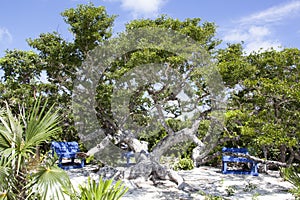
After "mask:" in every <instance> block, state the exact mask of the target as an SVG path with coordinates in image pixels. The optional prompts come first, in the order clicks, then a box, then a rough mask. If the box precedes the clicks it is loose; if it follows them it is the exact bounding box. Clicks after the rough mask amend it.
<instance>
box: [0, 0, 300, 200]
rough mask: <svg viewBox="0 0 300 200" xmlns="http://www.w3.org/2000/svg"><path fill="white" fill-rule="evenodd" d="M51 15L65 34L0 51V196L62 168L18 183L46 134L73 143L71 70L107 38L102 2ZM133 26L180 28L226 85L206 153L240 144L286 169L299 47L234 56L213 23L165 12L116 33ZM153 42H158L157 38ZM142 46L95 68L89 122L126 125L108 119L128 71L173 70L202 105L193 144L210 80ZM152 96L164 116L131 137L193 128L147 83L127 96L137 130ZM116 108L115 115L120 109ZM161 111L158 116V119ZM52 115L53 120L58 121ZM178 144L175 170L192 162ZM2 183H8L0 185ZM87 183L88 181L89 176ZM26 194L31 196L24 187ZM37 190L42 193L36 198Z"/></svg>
mask: <svg viewBox="0 0 300 200" xmlns="http://www.w3.org/2000/svg"><path fill="white" fill-rule="evenodd" d="M61 15H62V17H63V19H64V20H65V22H66V23H67V24H68V25H69V26H70V27H69V30H70V32H71V33H72V34H73V36H74V38H73V40H71V41H69V40H66V39H64V38H62V36H61V35H60V34H59V33H57V32H53V33H41V34H40V36H39V37H38V38H35V39H32V38H30V39H28V44H29V46H30V47H32V48H34V49H35V50H37V53H35V52H33V51H23V50H7V51H6V54H5V55H4V57H2V58H0V68H1V70H2V71H3V76H2V79H1V83H0V105H1V107H3V108H4V109H5V110H6V111H1V113H0V120H1V124H0V152H1V155H0V157H1V160H0V179H1V180H5V181H4V182H3V181H1V183H4V184H1V185H0V190H1V191H8V192H10V193H9V195H11V196H9V199H13V198H19V199H22V198H24V197H25V196H26V195H28V194H25V193H22V192H21V190H22V189H23V188H24V187H29V186H28V184H29V185H30V184H37V185H40V186H43V187H44V185H43V183H40V180H41V179H42V178H43V175H44V174H48V175H49V174H51V173H52V172H53V173H54V172H58V173H62V172H60V171H56V170H57V169H56V168H47V167H46V168H45V167H44V168H39V173H38V174H35V175H34V176H32V177H30V178H29V180H28V179H27V178H28V177H27V176H26V175H27V174H26V173H27V172H28V170H29V169H27V168H26V166H27V164H28V162H30V158H31V156H32V155H34V154H35V153H37V151H36V147H37V146H39V145H41V144H42V143H43V142H46V141H47V140H49V139H50V138H56V139H60V140H79V137H78V132H77V131H78V130H76V128H75V125H74V115H73V114H74V113H73V107H72V95H73V86H74V80H75V79H76V73H77V71H78V69H79V67H80V66H81V65H82V63H83V61H84V60H85V59H86V58H87V56H88V54H89V52H90V51H92V50H93V49H95V48H96V47H98V46H99V45H101V44H104V43H105V42H106V41H108V40H109V39H110V38H111V36H112V26H113V22H114V19H115V17H116V16H115V15H109V14H107V12H106V10H105V8H104V7H101V6H100V7H95V6H94V5H93V4H87V5H78V7H77V8H71V9H67V10H65V11H64V12H62V13H61ZM140 28H161V29H165V30H173V31H175V32H178V33H180V34H183V35H185V36H186V38H189V39H192V40H193V41H195V42H197V44H199V47H201V49H203V50H205V51H206V52H207V54H208V55H209V56H210V57H211V62H212V63H214V64H215V65H216V67H217V69H218V71H219V73H220V74H221V76H222V79H223V80H222V81H223V84H224V85H225V86H226V92H227V96H226V97H227V108H226V113H225V124H224V126H223V127H222V133H221V137H220V138H219V141H218V143H217V144H216V145H218V146H216V147H215V148H214V151H218V150H219V149H220V147H221V146H224V145H226V146H241V147H248V148H249V150H250V153H251V154H252V155H255V156H258V157H263V158H266V159H271V160H276V161H281V162H284V163H287V164H289V165H290V164H292V163H298V162H299V160H300V154H299V150H300V149H299V142H300V127H299V121H300V110H299V107H300V83H299V77H300V50H299V49H296V48H286V49H282V50H280V51H279V50H274V49H270V50H269V51H264V52H253V53H251V54H245V53H244V52H243V47H242V44H228V46H227V47H225V48H223V49H218V45H219V44H220V43H221V41H220V40H219V39H217V38H215V33H216V25H215V24H214V23H210V22H203V21H202V20H201V19H199V18H195V19H186V20H183V21H180V20H178V19H172V18H169V17H167V16H161V17H158V18H157V19H137V20H133V21H131V22H129V23H127V24H126V29H125V31H124V33H122V34H120V37H121V38H122V37H126V36H128V34H130V32H131V31H132V30H137V29H140ZM155 39H157V40H159V35H158V36H157V38H155ZM129 42H130V41H129ZM143 42H145V41H143V40H141V41H137V43H135V44H137V48H136V49H134V50H133V51H130V52H126V53H125V54H122V55H119V56H118V57H117V58H116V59H115V60H114V62H112V63H111V66H109V67H107V69H106V70H105V71H103V73H102V74H99V76H100V79H99V83H98V85H97V94H96V96H95V99H96V106H95V108H93V109H94V111H95V112H96V113H97V117H98V121H97V123H98V124H97V125H99V126H100V127H101V128H102V129H103V130H104V132H105V134H107V135H111V136H112V137H113V136H115V135H116V133H118V131H120V130H122V131H126V128H128V129H129V128H130V125H131V124H127V125H124V124H122V125H120V120H118V119H116V118H115V116H114V113H113V112H114V111H113V110H112V97H113V95H114V94H113V92H114V88H116V87H119V86H118V85H117V83H118V81H119V80H120V79H122V77H123V76H124V75H125V74H126V73H128V72H129V71H130V70H132V69H133V68H134V67H136V66H142V65H147V64H151V63H160V64H163V66H164V67H165V68H164V69H165V70H166V71H168V70H169V69H173V70H175V71H176V72H178V74H180V75H181V76H182V77H185V78H186V80H187V82H189V83H192V85H193V88H192V89H193V92H194V93H195V94H194V96H193V98H194V99H193V101H194V102H196V104H197V106H202V107H203V108H206V109H205V110H203V112H202V113H201V115H200V117H199V118H200V119H201V120H202V121H201V122H200V123H199V124H198V127H197V129H198V131H196V133H195V135H196V137H197V138H198V139H199V140H201V141H202V142H204V143H205V142H207V141H206V138H204V136H205V133H206V132H207V131H208V130H209V126H210V120H211V119H212V113H211V111H212V107H213V106H215V105H214V104H213V102H212V100H211V99H209V97H211V96H210V95H211V92H210V91H209V87H210V86H209V84H208V83H207V82H206V80H205V78H204V74H203V71H201V69H200V68H196V67H195V66H196V65H193V63H192V62H191V61H190V60H188V59H186V58H184V57H182V56H180V55H179V54H176V53H175V52H169V51H166V50H165V49H163V48H143ZM169 43H170V40H168V39H165V40H161V43H160V45H161V46H160V47H164V45H165V46H166V45H169ZM176 44H177V43H173V45H176ZM122 45H123V46H122ZM126 45H129V46H130V45H132V44H130V43H123V44H116V46H115V49H114V51H116V55H117V51H118V50H120V49H122V48H125V47H124V46H126ZM173 48H179V49H180V48H181V47H180V46H173ZM194 68H196V70H194ZM186 92H187V93H189V92H191V91H189V90H186ZM37 99H40V100H39V101H40V103H39V104H35V103H34V102H36V100H37ZM46 99H47V101H46ZM159 101H163V102H167V101H172V102H173V104H165V105H160V106H161V107H157V106H156V108H157V109H158V111H159V109H163V110H164V112H163V114H164V113H167V115H165V116H164V119H160V122H159V123H158V122H157V123H156V124H155V126H153V127H154V128H152V127H151V129H143V130H141V131H140V133H139V134H138V139H141V140H146V141H147V142H149V149H150V150H153V149H154V148H155V146H157V145H159V144H160V141H162V140H165V139H166V138H167V136H168V135H170V133H175V132H179V131H181V130H185V129H186V128H187V127H190V126H192V125H193V124H192V123H193V121H191V120H189V119H186V118H184V117H183V110H182V108H183V107H184V106H186V107H187V105H188V104H184V102H183V101H182V102H179V100H178V98H177V97H176V96H175V95H174V93H172V92H170V91H168V90H165V88H164V87H163V88H161V89H157V87H156V86H155V84H152V83H149V84H146V85H143V86H141V87H138V88H137V90H136V91H135V92H134V93H133V95H132V98H131V99H130V102H129V103H130V104H129V105H128V109H129V111H130V116H129V117H130V118H131V122H134V123H137V124H139V125H140V126H147V125H149V122H150V121H153V120H155V119H156V118H159V117H158V116H157V115H156V116H155V115H153V113H152V111H151V109H152V108H153V106H155V103H157V102H159ZM174 102H175V103H174ZM43 103H44V104H43ZM180 103H182V104H181V105H180ZM42 105H44V106H42ZM49 105H54V106H53V107H52V106H49ZM40 107H42V110H40ZM27 110H32V113H31V114H29V115H25V114H24V112H25V111H27ZM118 111H119V112H120V113H122V112H123V110H122V109H120V110H118ZM53 112H54V114H53ZM163 114H162V113H160V116H162V115H163ZM58 115H59V116H61V120H59V121H58V120H57V116H58ZM126 117H127V116H126ZM58 127H59V128H58ZM179 146H181V147H182V146H184V147H185V148H184V149H185V151H184V152H182V153H181V156H182V155H184V156H182V160H181V164H180V165H178V168H188V169H190V168H191V167H192V166H191V162H190V160H189V157H190V156H191V152H192V149H193V147H194V146H192V145H190V143H189V144H186V143H184V144H179ZM173 148H174V149H176V148H177V147H176V146H175V147H173ZM176 155H177V154H176ZM289 173H290V174H291V173H292V172H289ZM11 174H12V176H9V175H11ZM54 174H55V173H54ZM62 174H63V173H62ZM52 177H54V178H55V177H56V176H52ZM62 177H63V175H62ZM8 179H9V180H10V182H7V180H8ZM67 182H68V180H66V181H65V182H64V183H62V182H59V181H58V184H65V183H67ZM294 182H295V181H294ZM90 184H91V186H93V187H94V186H95V187H96V185H95V183H94V182H90ZM297 184H298V182H297ZM31 186H32V185H31ZM45 187H46V186H45ZM31 189H32V188H31ZM82 190H85V189H84V188H82ZM41 191H43V190H41ZM31 192H32V194H34V193H35V191H34V190H31ZM0 195H1V194H0ZM38 195H40V196H42V197H43V194H38ZM0 198H1V196H0Z"/></svg>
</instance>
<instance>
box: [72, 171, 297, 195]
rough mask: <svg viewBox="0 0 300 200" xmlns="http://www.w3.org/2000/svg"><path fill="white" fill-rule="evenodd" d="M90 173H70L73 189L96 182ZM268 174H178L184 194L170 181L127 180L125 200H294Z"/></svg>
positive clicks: (281, 183) (287, 185)
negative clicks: (208, 197)
mask: <svg viewBox="0 0 300 200" xmlns="http://www.w3.org/2000/svg"><path fill="white" fill-rule="evenodd" d="M91 170H93V168H91V167H86V168H84V169H81V170H70V171H68V173H69V175H70V178H71V181H72V183H73V184H74V186H75V187H77V186H78V185H79V184H83V183H84V182H85V181H86V179H87V177H88V176H89V175H90V176H92V177H93V178H95V179H97V178H98V177H99V176H98V175H97V174H95V173H93V172H92V171H91ZM268 173H269V174H262V173H260V174H259V176H251V175H227V174H226V175H225V174H222V173H221V170H220V169H217V168H212V167H199V168H195V169H193V170H189V171H180V172H179V174H180V175H182V176H183V178H184V179H185V182H186V183H187V184H189V185H190V186H191V187H186V188H185V189H184V190H178V189H177V186H176V185H175V184H174V183H172V182H170V181H159V182H158V183H157V185H156V186H154V185H153V182H152V181H145V180H134V181H130V180H124V183H125V184H126V186H127V187H129V191H128V192H127V193H126V194H125V195H124V197H122V200H136V199H143V200H148V199H149V200H161V199H182V200H183V199H205V196H204V194H207V195H213V196H221V197H223V198H224V199H232V200H238V199H246V200H247V199H249V200H252V199H261V200H269V199H270V200H277V199H280V200H291V199H295V198H294V197H293V196H292V195H291V194H290V193H288V190H289V189H291V188H292V185H291V184H290V183H288V182H286V181H284V180H283V179H282V178H280V176H279V173H278V172H276V171H269V172H268ZM191 190H192V191H191Z"/></svg>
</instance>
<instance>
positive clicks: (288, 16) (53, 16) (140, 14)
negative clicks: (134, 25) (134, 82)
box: [0, 0, 300, 57]
mask: <svg viewBox="0 0 300 200" xmlns="http://www.w3.org/2000/svg"><path fill="white" fill-rule="evenodd" d="M88 2H89V1H87V0H2V1H1V2H0V57H2V56H3V55H4V50H5V49H21V50H29V49H30V47H29V46H28V45H27V43H26V39H27V38H36V37H38V35H39V34H40V33H46V32H53V31H57V32H59V33H60V34H62V35H63V36H64V38H66V39H67V40H71V39H72V36H71V35H70V34H69V33H68V26H67V24H66V23H65V22H64V21H63V18H62V17H61V16H60V13H61V12H63V11H64V10H65V9H67V8H75V7H76V5H77V4H86V3H88ZM91 2H93V3H94V4H95V5H96V6H99V5H103V6H105V7H106V9H107V11H108V13H109V14H116V15H118V17H117V19H116V21H115V24H114V33H117V32H120V31H122V30H124V24H125V23H127V22H129V21H130V20H133V19H136V18H155V17H157V16H159V15H161V14H166V15H168V16H170V17H173V18H178V19H181V20H183V19H185V18H194V17H199V18H201V19H202V20H203V21H209V22H214V23H215V24H216V25H217V26H218V29H217V38H219V39H221V40H223V44H226V43H236V42H241V41H244V48H245V51H246V52H251V51H253V50H258V49H259V48H264V49H267V48H270V47H274V48H277V49H278V48H280V47H296V48H299V49H300V0H263V1H261V0H226V1H225V0H209V1H208V0H184V1H183V0H91Z"/></svg>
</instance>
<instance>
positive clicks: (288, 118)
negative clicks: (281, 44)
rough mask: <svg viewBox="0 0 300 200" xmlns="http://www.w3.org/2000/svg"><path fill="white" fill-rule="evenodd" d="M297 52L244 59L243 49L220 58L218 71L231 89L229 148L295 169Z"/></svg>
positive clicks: (231, 49)
mask: <svg viewBox="0 0 300 200" xmlns="http://www.w3.org/2000/svg"><path fill="white" fill-rule="evenodd" d="M299 55H300V51H299V49H284V50H281V51H276V50H269V51H265V52H258V53H255V52H253V53H251V54H250V55H246V54H244V53H243V50H242V47H241V45H229V46H228V48H226V49H224V50H221V51H220V52H219V55H218V56H219V57H218V58H219V59H218V62H219V65H218V66H219V69H220V73H222V76H223V79H224V81H225V83H226V85H227V86H228V87H229V88H231V89H232V90H231V91H232V93H231V96H230V106H229V107H228V112H227V115H226V116H227V132H226V133H225V134H228V135H230V136H231V137H233V138H234V137H238V138H240V140H239V141H238V142H234V143H231V145H241V146H248V147H250V149H252V154H253V155H256V156H259V157H265V158H266V159H272V160H277V161H281V162H283V163H287V164H291V163H292V162H293V161H294V159H295V158H296V159H297V160H299V158H300V157H299V154H298V153H297V152H298V151H299V147H298V144H299V136H300V135H299V134H300V132H299V130H300V129H299V123H298V121H299V117H300V113H299V106H300V101H299V100H300V99H299V94H300V92H299V91H300V90H299V87H300V83H299V74H300V71H299V69H300V68H299V67H300V65H299V63H300V62H299V61H300V60H299V58H300V57H299Z"/></svg>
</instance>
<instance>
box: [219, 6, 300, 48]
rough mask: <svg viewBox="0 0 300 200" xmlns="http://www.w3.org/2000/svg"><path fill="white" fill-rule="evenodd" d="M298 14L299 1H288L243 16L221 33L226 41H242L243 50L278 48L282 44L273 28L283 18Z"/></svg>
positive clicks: (277, 25)
mask: <svg viewBox="0 0 300 200" xmlns="http://www.w3.org/2000/svg"><path fill="white" fill-rule="evenodd" d="M299 15H300V1H290V2H288V3H285V4H280V5H277V6H273V7H271V8H268V9H266V10H262V11H260V12H257V13H253V14H251V15H248V16H243V17H242V18H241V19H239V20H237V21H235V22H234V24H233V26H234V27H231V28H230V29H228V30H227V31H224V33H223V40H224V41H226V42H241V41H243V42H244V46H245V51H246V52H247V53H250V52H252V51H258V50H267V49H270V48H274V49H279V48H280V47H281V46H282V45H281V43H280V41H278V39H276V33H275V32H274V30H276V28H278V27H279V26H280V23H282V22H284V21H285V20H288V19H291V18H294V17H295V16H299Z"/></svg>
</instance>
